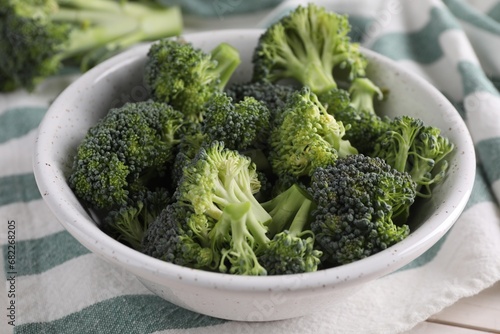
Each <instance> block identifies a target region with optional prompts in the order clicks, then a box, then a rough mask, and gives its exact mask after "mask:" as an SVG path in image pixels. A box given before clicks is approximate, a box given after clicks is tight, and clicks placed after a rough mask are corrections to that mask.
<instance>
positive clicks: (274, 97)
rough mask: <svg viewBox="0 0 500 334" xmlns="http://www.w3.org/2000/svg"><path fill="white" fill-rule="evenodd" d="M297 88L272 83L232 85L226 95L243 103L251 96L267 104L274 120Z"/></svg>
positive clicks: (259, 82) (227, 89)
mask: <svg viewBox="0 0 500 334" xmlns="http://www.w3.org/2000/svg"><path fill="white" fill-rule="evenodd" d="M296 89H297V88H295V87H293V86H290V85H280V84H277V83H270V82H262V81H258V82H254V81H250V82H243V83H232V84H230V85H229V86H228V87H226V90H225V91H226V93H227V95H229V96H230V97H231V98H232V99H233V101H235V102H239V101H242V100H243V99H244V98H245V97H247V96H251V97H253V98H255V99H256V100H258V101H261V102H263V103H265V105H266V106H267V108H268V109H269V112H270V115H271V117H270V119H271V122H272V120H273V119H274V118H275V117H276V115H278V114H279V112H280V110H281V109H282V108H283V107H284V106H285V102H286V100H287V99H288V97H289V96H290V95H291V94H292V93H293V92H294V91H295V90H296Z"/></svg>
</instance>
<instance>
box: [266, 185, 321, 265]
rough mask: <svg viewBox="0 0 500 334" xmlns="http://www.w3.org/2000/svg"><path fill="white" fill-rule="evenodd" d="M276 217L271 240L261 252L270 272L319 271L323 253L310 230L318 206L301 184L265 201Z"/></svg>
mask: <svg viewBox="0 0 500 334" xmlns="http://www.w3.org/2000/svg"><path fill="white" fill-rule="evenodd" d="M262 206H263V207H264V208H265V209H266V210H267V211H268V212H269V214H270V215H271V217H273V220H272V221H271V223H269V224H268V229H269V230H268V232H267V235H268V236H269V237H270V238H271V240H270V241H269V242H268V243H267V246H266V248H265V250H264V251H263V252H262V253H261V254H260V255H259V258H258V259H259V262H260V263H261V264H262V266H263V267H264V268H266V271H267V274H268V275H283V274H297V273H304V272H312V271H316V270H317V268H318V265H319V264H320V258H321V256H322V252H321V251H320V250H317V249H315V247H314V233H313V232H312V231H311V230H309V227H310V222H311V217H312V216H311V213H312V211H313V210H314V208H315V207H316V204H315V203H314V202H313V201H312V199H311V198H310V196H309V195H308V194H307V193H306V191H305V190H303V189H302V188H300V187H299V186H298V185H292V186H291V187H290V188H289V189H287V190H286V191H284V192H283V193H281V194H280V195H278V196H276V197H275V198H273V199H271V200H270V201H268V202H265V203H263V204H262Z"/></svg>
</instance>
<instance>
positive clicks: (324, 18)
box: [253, 4, 367, 94]
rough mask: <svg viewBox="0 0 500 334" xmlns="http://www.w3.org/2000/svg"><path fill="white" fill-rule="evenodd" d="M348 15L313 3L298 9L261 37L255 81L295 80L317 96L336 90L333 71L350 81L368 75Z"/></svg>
mask: <svg viewBox="0 0 500 334" xmlns="http://www.w3.org/2000/svg"><path fill="white" fill-rule="evenodd" d="M350 29H351V27H350V25H349V21H348V19H347V16H346V15H339V14H336V13H334V12H328V11H326V10H325V9H324V8H322V7H318V6H316V5H314V4H309V5H307V6H305V7H304V6H298V7H297V8H296V9H295V10H294V11H292V12H291V13H290V14H288V15H286V16H284V17H283V18H281V19H280V20H278V21H277V22H276V23H274V24H273V25H271V26H270V27H269V28H267V29H266V31H265V32H264V33H263V34H262V35H261V37H260V39H259V41H258V45H257V48H256V49H255V51H254V55H253V64H254V73H253V81H269V82H278V81H279V80H281V79H289V78H293V79H295V80H297V81H298V82H299V83H301V84H302V85H304V86H308V87H310V88H311V90H312V91H313V92H314V93H316V94H319V93H322V92H326V91H328V90H330V89H332V88H336V87H337V82H336V80H335V78H334V74H333V72H334V69H336V68H338V69H344V70H348V72H349V74H348V79H349V80H352V79H354V78H357V77H364V76H365V68H366V65H367V61H366V59H365V57H364V56H363V55H362V54H361V53H360V51H359V47H358V44H356V43H353V42H351V40H350V38H349V36H348V34H349V31H350Z"/></svg>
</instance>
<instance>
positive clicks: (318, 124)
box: [269, 87, 357, 177]
mask: <svg viewBox="0 0 500 334" xmlns="http://www.w3.org/2000/svg"><path fill="white" fill-rule="evenodd" d="M344 134H345V128H344V125H343V124H342V122H338V121H337V120H336V119H335V118H334V117H333V116H332V115H330V114H328V112H327V110H326V109H325V108H324V106H323V105H322V104H321V103H320V102H319V100H318V98H317V96H316V95H315V94H314V93H312V92H311V90H310V89H309V88H308V87H303V88H302V89H301V90H300V91H297V92H295V93H293V94H292V96H291V97H290V98H289V99H288V101H287V104H286V106H285V107H284V109H283V111H282V113H281V115H280V117H279V118H278V119H277V120H276V124H275V125H274V127H273V129H272V130H271V136H270V143H269V145H270V152H269V161H270V163H271V166H272V168H273V171H274V172H275V174H277V175H291V176H296V177H300V176H305V175H310V174H311V173H312V172H313V171H314V170H315V169H316V168H317V167H323V166H327V165H329V164H331V163H333V162H334V161H335V160H336V159H337V158H338V157H344V156H347V155H350V154H355V153H357V150H356V149H355V148H354V147H353V146H352V145H351V144H350V143H349V141H347V140H345V139H344V138H343V137H344Z"/></svg>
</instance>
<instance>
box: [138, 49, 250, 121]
mask: <svg viewBox="0 0 500 334" xmlns="http://www.w3.org/2000/svg"><path fill="white" fill-rule="evenodd" d="M240 61H241V60H240V56H239V53H238V51H237V50H236V49H235V48H234V47H232V46H230V45H229V44H227V43H221V44H219V45H218V46H217V47H216V48H214V49H213V50H212V52H211V53H207V52H204V51H202V50H201V49H198V48H195V47H194V46H193V45H192V44H190V43H187V42H185V41H183V40H181V39H178V40H172V39H162V40H160V41H158V42H157V43H154V44H153V45H152V46H151V47H150V49H149V52H148V54H147V61H146V65H145V69H144V81H145V83H146V85H147V86H148V89H149V90H150V93H151V96H152V97H153V99H155V100H157V101H162V102H166V103H169V104H171V105H172V106H173V107H174V108H175V109H177V110H179V111H181V112H182V113H183V114H185V115H186V117H187V119H188V120H190V121H193V122H199V121H201V120H202V118H203V113H202V110H203V107H204V105H205V103H206V102H207V101H208V100H209V99H210V98H211V97H212V95H213V94H214V93H216V92H221V91H222V90H223V89H224V87H225V85H226V83H227V82H228V80H229V78H230V77H231V75H232V73H233V72H234V70H235V69H236V67H237V66H238V65H239V64H240Z"/></svg>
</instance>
